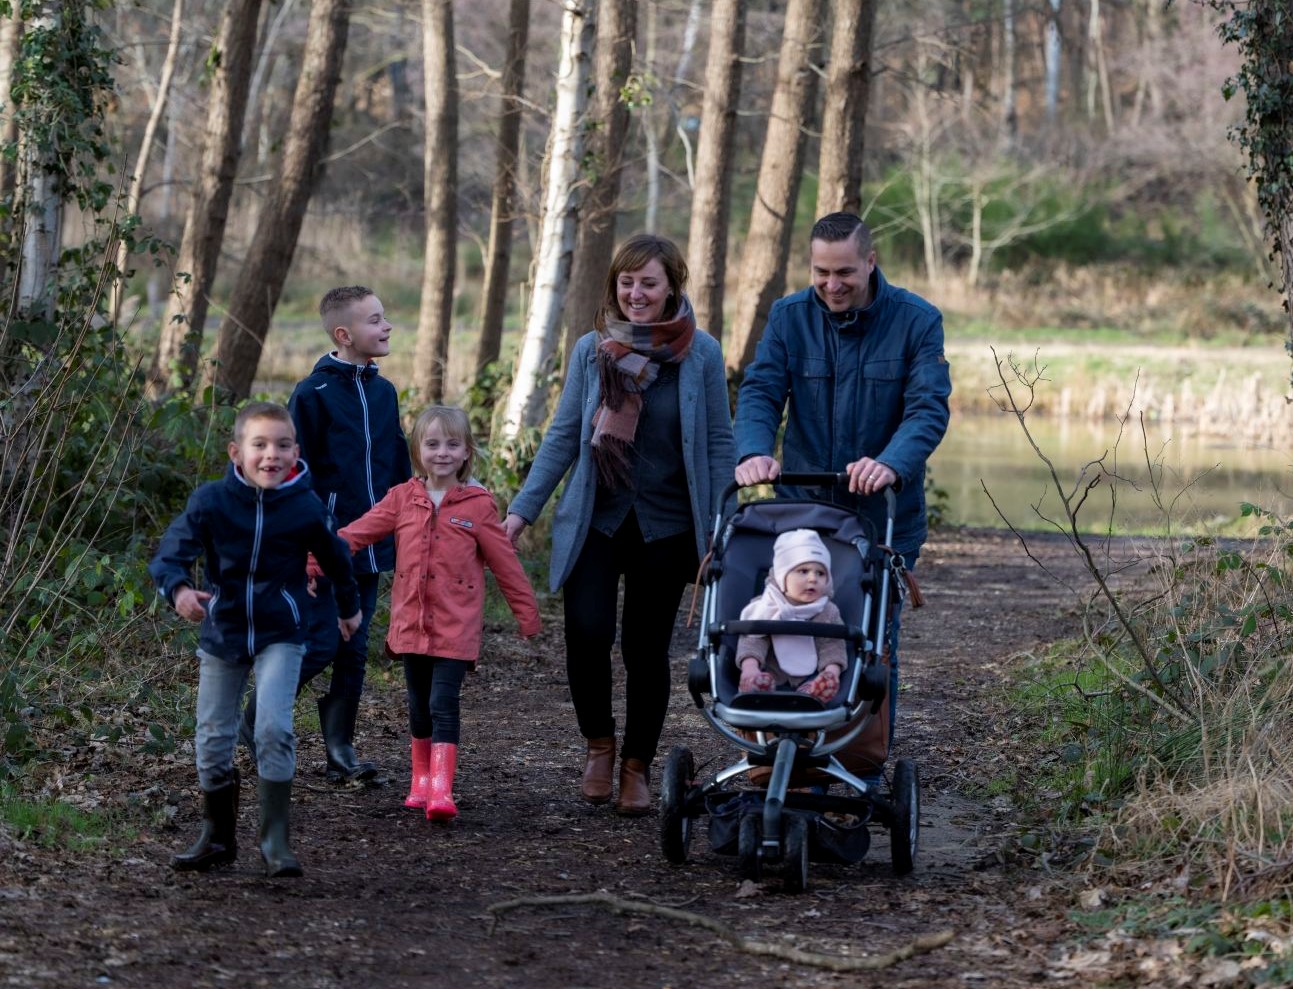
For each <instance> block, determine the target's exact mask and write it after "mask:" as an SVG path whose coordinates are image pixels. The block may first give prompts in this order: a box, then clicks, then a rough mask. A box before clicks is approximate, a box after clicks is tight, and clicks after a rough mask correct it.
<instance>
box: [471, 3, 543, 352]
mask: <svg viewBox="0 0 1293 989" xmlns="http://www.w3.org/2000/svg"><path fill="white" fill-rule="evenodd" d="M529 36H530V0H512V9H511V13H510V14H509V15H508V32H507V56H506V59H505V61H504V63H503V80H502V86H503V93H502V109H501V110H500V112H499V120H498V150H497V152H496V157H495V159H494V194H493V198H492V202H491V203H490V208H489V248H488V250H487V251H486V262H485V287H484V289H483V290H482V292H481V295H482V297H483V302H482V308H481V316H480V343H479V345H478V347H477V349H476V373H477V374H479V373H480V372H481V371H483V370H484V369H485V368H486V367H488V366H489V365H490V364H493V363H494V362H495V361H496V360H498V354H499V349H500V348H501V346H502V342H503V317H504V315H505V313H506V311H507V279H508V270H509V268H510V267H511V263H512V225H513V224H512V221H513V213H514V212H515V210H516V166H517V153H518V150H519V148H520V133H521V95H522V93H523V91H524V88H525V48H526V45H527V44H529Z"/></svg>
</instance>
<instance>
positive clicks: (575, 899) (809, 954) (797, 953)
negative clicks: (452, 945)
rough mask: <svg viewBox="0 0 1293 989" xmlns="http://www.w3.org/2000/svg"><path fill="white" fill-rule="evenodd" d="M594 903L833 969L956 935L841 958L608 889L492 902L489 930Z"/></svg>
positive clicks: (922, 948) (869, 967)
mask: <svg viewBox="0 0 1293 989" xmlns="http://www.w3.org/2000/svg"><path fill="white" fill-rule="evenodd" d="M581 904H586V905H592V906H600V907H605V908H606V909H607V910H609V911H611V913H617V914H642V915H646V916H652V917H664V918H665V919H666V920H674V921H678V922H679V923H683V924H689V925H691V926H692V927H702V928H704V929H705V930H707V931H711V932H712V933H714V934H717V935H718V936H719V937H720V938H722V939H723V940H724V941H726V942H727V943H728V944H730V945H732V947H734V948H736V949H737V950H738V951H743V952H745V953H746V954H750V955H763V956H765V957H769V958H778V959H780V960H782V961H788V962H794V963H796V964H798V965H811V966H813V967H814V968H824V969H827V970H829V971H832V972H868V971H875V970H877V969H882V968H889V967H890V966H892V965H896V964H898V962H901V961H905V960H906V959H908V958H911V957H912V956H913V955H920V954H925V953H927V952H930V951H933V950H935V949H936V948H941V947H943V945H945V944H947V943H948V942H949V941H951V940H952V938H953V937H955V936H956V932H955V931H951V930H944V931H938V932H937V933H935V934H925V935H922V936H921V937H918V938H915V939H914V940H912V941H910V942H909V943H907V944H905V945H903V946H902V947H900V948H895V949H894V950H893V951H890V952H887V953H885V954H883V955H868V956H866V957H865V958H840V957H837V956H835V955H822V954H818V953H816V952H813V951H801V950H800V949H798V948H791V947H787V946H785V945H780V944H772V943H769V942H767V941H752V940H750V939H749V938H745V937H742V936H741V935H740V934H738V933H736V931H734V930H732V928H730V927H728V926H727V925H726V924H723V923H720V922H719V921H717V920H714V919H712V918H710V917H706V916H703V915H702V914H698V913H692V912H691V911H689V910H679V909H677V908H676V907H666V906H660V905H659V904H656V903H649V902H646V901H638V900H625V899H622V898H621V897H618V896H612V895H610V894H609V893H571V894H568V895H563V896H522V897H518V898H517V899H514V900H504V901H503V902H501V903H494V904H491V905H490V906H489V907H488V908H487V909H488V910H489V912H490V913H491V914H492V915H493V916H492V919H491V923H490V932H491V933H492V932H493V930H494V926H495V924H497V922H498V918H499V916H500V915H501V914H504V913H507V912H508V911H510V910H518V909H520V908H522V907H556V906H575V905H581Z"/></svg>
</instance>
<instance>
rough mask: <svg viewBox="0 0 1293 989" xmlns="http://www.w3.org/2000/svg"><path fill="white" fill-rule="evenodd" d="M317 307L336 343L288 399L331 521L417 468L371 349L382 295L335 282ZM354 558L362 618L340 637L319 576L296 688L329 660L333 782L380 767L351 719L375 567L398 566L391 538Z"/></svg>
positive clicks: (353, 512)
mask: <svg viewBox="0 0 1293 989" xmlns="http://www.w3.org/2000/svg"><path fill="white" fill-rule="evenodd" d="M319 315H320V316H321V317H322V319H323V328H324V330H325V332H326V333H327V334H328V338H329V339H330V340H331V341H332V342H333V344H335V346H336V349H335V350H333V351H331V352H329V353H327V354H324V355H323V356H322V357H320V358H319V360H318V362H317V363H316V364H315V365H314V370H313V371H312V372H311V373H310V375H309V377H307V378H305V379H304V380H302V381H301V382H300V383H299V384H297V386H296V389H295V390H294V391H293V392H292V398H291V400H290V401H289V402H288V408H290V409H291V410H292V418H293V419H294V420H295V421H296V433H297V437H298V439H299V441H300V444H301V452H302V455H303V457H304V459H305V462H306V463H308V464H309V465H310V472H311V476H312V477H313V479H314V490H315V491H316V492H317V493H318V495H319V497H320V498H322V499H323V501H324V503H325V504H326V505H327V506H328V508H329V509H331V511H332V513H333V515H334V516H335V517H336V521H337V525H338V526H343V525H346V524H347V523H350V522H353V521H354V520H355V519H357V518H359V516H361V515H363V514H364V512H366V511H368V510H369V509H370V508H372V507H373V506H374V505H375V504H377V502H378V501H380V500H381V498H382V497H383V496H384V495H385V494H386V492H387V490H388V489H389V488H391V487H393V486H395V485H397V484H400V483H402V482H404V481H407V480H408V479H409V478H410V477H411V476H412V473H413V472H412V468H411V467H410V465H409V448H408V441H407V439H406V438H405V436H404V429H403V427H402V426H401V425H400V410H399V397H398V395H397V393H396V391H395V386H394V385H392V384H391V383H390V381H388V380H387V379H385V378H383V377H382V376H381V375H380V374H379V373H378V368H377V364H376V360H377V358H379V357H385V356H387V355H388V354H389V353H390V352H391V346H390V338H391V324H390V323H389V322H388V321H387V319H386V312H385V310H384V309H383V308H382V301H381V299H379V298H377V296H376V295H374V294H373V292H372V290H371V289H368V288H365V287H364V286H363V285H346V286H342V287H341V288H334V289H332V290H331V291H330V292H328V293H327V294H326V295H324V297H323V300H322V301H321V302H320V303H319ZM352 562H353V564H354V569H355V579H356V581H358V584H359V607H360V610H361V611H362V612H363V616H364V617H363V622H362V624H361V625H360V626H359V629H358V631H357V632H356V633H355V634H354V635H352V636H351V637H350V638H349V639H339V638H338V636H337V612H336V609H335V608H334V607H333V603H332V597H331V595H330V594H329V593H328V588H327V584H326V582H324V583H323V584H322V585H321V586H320V587H319V589H318V590H319V593H318V596H317V597H315V598H312V599H311V600H310V610H309V629H310V631H309V637H308V639H307V643H306V652H305V659H304V661H303V662H302V663H301V681H300V683H299V684H298V685H297V688H296V689H297V692H298V693H299V692H300V691H301V690H302V689H303V688H304V687H305V685H306V684H307V683H309V682H310V681H311V680H312V679H314V678H315V677H316V676H318V674H320V673H322V672H323V670H324V669H325V668H326V667H327V666H328V665H329V664H331V665H332V682H331V684H330V685H329V688H328V692H327V693H326V694H324V695H323V696H322V697H320V698H319V726H320V728H321V730H322V732H323V743H324V748H325V749H326V750H327V755H328V779H330V780H332V781H334V782H343V781H345V780H365V779H371V778H372V777H373V776H376V775H377V767H376V766H374V765H373V764H372V763H371V762H362V761H360V759H359V757H358V756H357V755H356V754H355V744H354V743H355V719H356V717H357V716H358V714H359V697H360V695H361V694H362V693H363V690H364V671H365V668H366V665H367V662H368V627H369V623H370V621H371V619H372V615H373V611H374V610H375V609H376V607H377V584H378V580H379V579H380V577H379V575H380V574H381V573H383V572H385V571H389V570H390V569H391V568H392V567H393V566H394V563H395V547H394V543H393V542H392V541H391V540H390V539H384V540H382V541H380V542H378V543H376V544H375V545H372V546H369V547H367V548H365V549H364V551H363V552H361V553H357V554H356V555H355V558H354V560H353V561H352ZM254 716H255V707H254V704H253V702H252V700H250V699H249V700H248V702H247V709H246V711H245V712H244V714H243V730H242V733H241V734H242V738H243V741H244V742H248V740H249V739H250V738H251V737H252V724H253V723H254ZM249 747H251V746H250V744H249ZM254 751H255V750H254V748H253V753H254Z"/></svg>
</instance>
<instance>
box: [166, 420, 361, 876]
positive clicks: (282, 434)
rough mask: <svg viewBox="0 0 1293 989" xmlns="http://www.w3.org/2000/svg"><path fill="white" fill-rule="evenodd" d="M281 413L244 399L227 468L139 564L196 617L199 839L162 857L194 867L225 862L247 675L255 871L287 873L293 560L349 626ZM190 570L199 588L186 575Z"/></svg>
mask: <svg viewBox="0 0 1293 989" xmlns="http://www.w3.org/2000/svg"><path fill="white" fill-rule="evenodd" d="M299 452H300V451H299V448H298V447H297V444H296V430H295V428H294V426H293V424H292V417H291V415H290V414H289V413H288V411H287V409H285V408H283V406H281V405H275V404H273V403H271V402H253V403H251V404H250V405H248V406H246V407H245V408H244V409H243V410H242V411H241V412H239V413H238V416H237V418H236V419H235V420H234V427H233V441H232V442H231V443H230V444H229V460H230V461H231V462H230V464H229V469H228V471H227V472H226V473H225V476H224V478H223V479H222V480H219V481H211V482H208V483H206V484H203V485H201V486H200V487H199V488H198V489H197V490H196V491H194V492H193V494H192V496H191V497H190V498H189V502H188V505H187V506H186V507H185V509H184V513H183V514H182V515H180V516H179V517H178V518H177V519H175V521H174V522H172V523H171V524H170V527H169V528H168V529H167V530H166V534H165V535H164V536H163V537H162V542H161V545H160V546H159V547H158V550H157V555H156V556H155V557H153V561H152V563H150V564H149V566H148V572H149V573H150V574H152V577H153V580H154V581H156V583H157V589H158V591H159V592H160V593H161V595H162V596H163V597H164V598H166V600H167V601H169V602H170V603H171V604H172V605H173V606H174V608H175V610H176V611H177V612H179V614H180V615H181V617H183V618H187V619H188V620H189V621H191V622H201V623H202V629H201V632H200V634H199V638H198V664H199V665H198V670H199V672H198V702H197V738H196V749H197V768H198V784H199V785H200V786H201V788H202V795H203V813H202V818H203V824H202V833H201V835H199V837H198V840H197V841H196V842H194V844H193V845H192V847H190V848H189V849H188V850H187V851H184V852H181V853H180V854H178V855H176V856H175V858H174V859H173V860H172V861H171V866H172V868H175V869H177V870H181V871H186V870H195V871H199V872H204V871H206V870H207V869H210V868H212V867H213V866H217V865H225V864H227V863H229V862H232V861H233V860H234V859H235V858H236V857H237V855H238V846H237V841H236V839H235V827H236V824H237V819H238V772H237V770H236V769H235V768H234V762H233V757H234V746H235V744H236V739H237V730H238V704H239V701H240V700H241V699H242V694H243V690H244V689H245V688H246V686H247V676H248V674H249V673H251V671H252V670H253V669H254V670H255V671H256V686H257V688H258V689H257V692H256V748H257V751H258V753H259V756H260V763H259V776H260V778H259V781H258V784H257V788H258V790H259V794H260V853H261V856H262V857H263V858H264V860H265V874H266V875H267V876H270V877H275V876H299V875H301V866H300V863H299V862H297V860H296V857H295V856H294V855H293V854H292V850H291V848H290V847H289V828H288V819H289V809H290V806H291V799H292V778H293V777H294V776H295V775H296V737H295V736H294V734H293V732H292V710H293V707H294V706H295V701H296V683H297V678H298V677H299V675H300V671H301V656H302V654H303V653H304V652H305V642H304V639H305V629H304V627H303V625H302V615H303V613H304V611H305V608H306V602H307V601H308V600H309V594H308V592H307V590H306V576H305V566H306V558H307V554H309V553H313V554H314V556H315V558H316V559H317V560H318V561H319V562H320V563H321V564H322V566H323V570H324V571H325V572H326V573H327V574H328V576H329V577H330V578H331V580H332V587H333V590H334V593H335V594H336V606H337V610H338V612H339V613H340V614H342V615H346V616H348V617H346V618H345V619H344V620H341V621H340V622H339V631H340V634H341V635H342V636H343V637H348V636H350V635H352V634H353V633H354V631H355V629H357V628H358V627H359V625H360V620H361V618H362V616H361V615H360V613H359V604H358V601H359V598H358V594H357V592H356V589H355V580H354V577H353V576H352V574H351V568H350V553H349V551H348V549H347V547H346V544H345V543H343V542H342V541H341V540H340V539H338V538H337V537H336V536H335V535H333V533H332V531H331V527H330V519H329V517H328V513H327V510H326V509H325V508H324V507H323V503H322V502H321V501H319V499H318V498H317V497H316V496H315V494H314V492H312V491H311V490H310V478H309V473H308V468H307V467H306V465H305V463H304V462H302V461H301V460H299V459H298V454H299ZM199 557H202V558H203V561H204V570H205V574H206V588H207V589H206V590H198V589H197V586H196V585H195V583H194V580H193V574H192V570H193V564H194V563H195V562H197V560H198V558H199Z"/></svg>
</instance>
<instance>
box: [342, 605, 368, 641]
mask: <svg viewBox="0 0 1293 989" xmlns="http://www.w3.org/2000/svg"><path fill="white" fill-rule="evenodd" d="M363 620H364V613H363V612H362V611H356V612H355V613H354V614H353V615H352V616H351V617H349V618H338V619H337V628H339V629H340V630H341V637H342V638H343V639H345V640H346V641H347V642H349V641H350V637H351V636H352V635H354V634H355V633H356V632H358V631H359V625H360V623H361V622H363Z"/></svg>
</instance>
